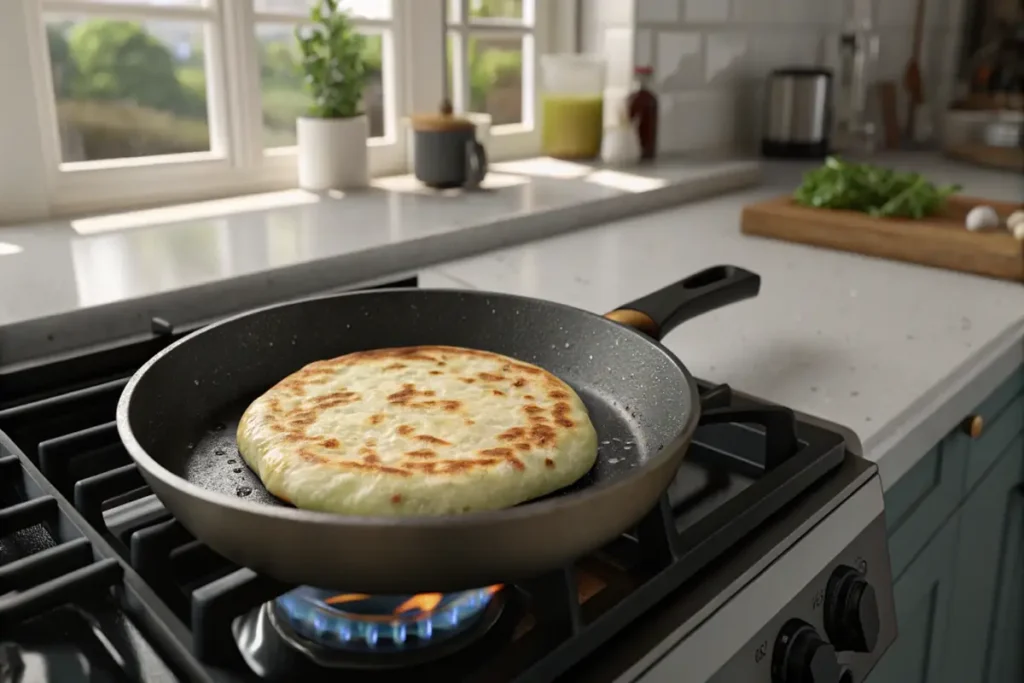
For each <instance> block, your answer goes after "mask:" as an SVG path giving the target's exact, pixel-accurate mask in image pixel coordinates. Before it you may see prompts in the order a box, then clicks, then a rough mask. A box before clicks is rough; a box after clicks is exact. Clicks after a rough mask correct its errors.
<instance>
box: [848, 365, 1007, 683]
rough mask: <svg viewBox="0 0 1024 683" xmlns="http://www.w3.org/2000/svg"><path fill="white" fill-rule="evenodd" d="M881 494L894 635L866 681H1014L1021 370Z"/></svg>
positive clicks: (984, 682)
mask: <svg viewBox="0 0 1024 683" xmlns="http://www.w3.org/2000/svg"><path fill="white" fill-rule="evenodd" d="M974 416H980V417H981V418H982V420H983V421H984V423H985V426H984V428H983V429H982V430H981V433H980V434H975V435H974V437H972V436H971V435H969V434H968V433H967V432H968V431H969V430H966V429H964V428H963V427H962V426H960V425H958V426H956V428H954V429H952V430H951V431H950V433H949V434H947V436H946V437H945V438H943V439H942V440H941V441H940V442H939V443H938V444H937V445H936V446H935V447H934V448H933V449H932V450H931V451H930V452H929V453H928V454H926V455H925V457H923V458H922V459H921V460H920V461H919V462H918V463H917V464H916V465H915V466H914V467H913V468H912V469H911V470H910V471H909V472H907V474H906V475H904V476H903V478H901V479H900V480H899V481H898V482H896V483H895V485H893V486H892V487H891V488H890V489H889V490H888V491H887V492H886V494H885V497H886V520H887V525H888V530H889V549H890V556H891V557H890V559H891V562H892V570H893V577H894V587H893V590H894V594H895V600H896V611H897V618H898V628H899V637H898V639H897V641H896V643H895V644H894V645H893V646H892V647H891V648H890V650H889V651H888V652H887V653H886V654H885V656H884V657H883V658H882V660H881V661H880V662H879V664H878V666H877V667H876V668H875V670H874V671H873V672H872V674H871V676H870V677H869V679H868V680H869V681H870V683H911V682H913V681H919V682H920V683H1021V682H1022V681H1024V368H1022V369H1019V370H1018V371H1016V372H1014V373H1013V374H1012V375H1011V376H1010V377H1008V378H1007V380H1006V381H1005V382H1004V383H1003V384H1002V385H1001V386H1000V387H999V388H998V389H996V390H995V391H994V392H992V394H991V395H990V396H989V397H988V398H986V399H985V400H984V401H983V402H982V403H981V405H979V406H978V408H977V410H976V411H975V412H974Z"/></svg>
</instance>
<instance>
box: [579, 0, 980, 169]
mask: <svg viewBox="0 0 1024 683" xmlns="http://www.w3.org/2000/svg"><path fill="white" fill-rule="evenodd" d="M967 2H971V0H926V3H927V4H926V9H925V25H926V32H925V39H924V46H923V49H922V56H921V62H922V70H923V71H924V72H925V74H924V75H925V84H926V89H927V91H926V98H928V99H929V100H930V101H931V102H932V103H933V104H934V108H935V110H936V112H940V111H941V109H942V107H943V104H942V103H944V102H947V101H948V99H949V93H950V92H952V77H953V70H954V66H955V59H956V53H957V50H958V46H959V43H960V36H959V31H960V29H958V28H957V29H954V28H953V27H958V26H960V25H961V24H962V21H963V15H964V5H965V3H967ZM916 3H917V0H582V6H583V7H584V17H585V18H586V17H588V16H589V17H592V19H591V21H590V22H589V23H588V22H584V23H583V33H584V36H583V44H584V45H585V46H587V47H588V49H598V50H600V51H601V52H603V53H604V55H605V57H606V58H607V59H608V63H609V88H610V89H612V90H614V91H615V92H617V93H619V94H624V93H625V92H628V89H629V81H630V79H631V77H632V70H633V66H634V65H651V66H653V67H654V74H655V77H654V82H655V86H656V89H657V91H658V93H659V96H660V99H661V114H660V123H659V130H660V131H661V132H660V133H659V136H660V137H659V146H660V147H661V148H662V149H664V150H665V151H690V150H697V149H709V148H712V147H713V146H714V145H716V144H726V143H729V144H730V145H731V146H739V147H741V148H743V149H749V150H753V149H756V145H757V142H758V139H759V135H760V132H759V131H760V126H761V111H762V109H763V107H762V105H761V100H762V97H763V89H764V88H763V86H764V79H765V76H766V75H767V74H768V72H769V71H771V70H772V69H775V68H780V67H784V66H812V65H821V66H828V67H830V68H833V69H836V68H837V67H838V41H839V34H840V32H841V31H842V30H843V28H844V26H845V25H846V24H847V23H848V20H851V21H854V23H856V24H857V25H867V26H872V27H873V29H874V30H875V31H876V32H877V33H878V35H879V37H880V43H881V53H880V55H879V61H878V64H877V66H876V71H877V73H876V74H875V77H874V78H875V79H883V78H884V79H892V80H895V81H896V82H897V83H898V84H901V83H902V78H903V70H904V68H905V66H906V63H907V59H908V57H909V51H910V44H911V39H912V35H911V34H912V31H913V22H914V12H915V7H916ZM625 29H631V30H625ZM588 32H589V34H588ZM900 90H901V97H902V86H901V87H900ZM901 104H902V103H901Z"/></svg>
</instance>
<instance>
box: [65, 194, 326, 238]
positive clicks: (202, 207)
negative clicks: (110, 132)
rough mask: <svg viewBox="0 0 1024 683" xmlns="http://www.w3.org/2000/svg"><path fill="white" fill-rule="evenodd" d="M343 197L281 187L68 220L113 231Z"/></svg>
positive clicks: (91, 230) (83, 230)
mask: <svg viewBox="0 0 1024 683" xmlns="http://www.w3.org/2000/svg"><path fill="white" fill-rule="evenodd" d="M344 196H345V194H344V193H343V192H339V191H337V190H329V191H328V192H324V193H316V192H308V191H306V190H299V189H293V190H281V191H279V192H264V193H261V194H250V195H243V196H241V197H228V198H225V199H213V200H210V201H205V202H193V203H189V204H177V205H175V206H165V207H160V208H157V209H142V210H140V211H125V212H121V213H113V214H107V215H104V216H91V217H89V218H78V219H75V220H73V221H71V227H72V228H73V229H74V230H75V232H77V233H78V234H79V235H96V234H100V233H104V232H112V231H115V230H129V229H132V228H143V227H149V226H153V225H163V224H166V223H180V222H182V221H190V220H197V219H204V218H217V217H221V216H227V215H230V214H236V213H245V212H248V211H264V210H267V209H280V208H287V207H292V206H303V205H306V204H316V203H317V202H320V201H323V200H324V199H340V198H341V197H344Z"/></svg>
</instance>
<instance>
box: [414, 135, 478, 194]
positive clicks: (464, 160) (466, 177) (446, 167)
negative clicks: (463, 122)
mask: <svg viewBox="0 0 1024 683" xmlns="http://www.w3.org/2000/svg"><path fill="white" fill-rule="evenodd" d="M413 135H414V138H415V141H414V145H413V146H414V150H415V151H414V156H413V171H414V173H415V175H416V179H417V180H419V181H420V182H421V183H423V184H424V185H426V186H428V187H433V188H437V189H447V188H453V187H467V188H474V187H479V186H480V183H481V182H482V181H483V179H484V176H486V175H487V151H486V150H485V149H484V146H483V145H481V144H480V142H479V141H478V140H477V139H476V130H475V129H474V128H456V129H450V130H417V131H415V132H414V133H413Z"/></svg>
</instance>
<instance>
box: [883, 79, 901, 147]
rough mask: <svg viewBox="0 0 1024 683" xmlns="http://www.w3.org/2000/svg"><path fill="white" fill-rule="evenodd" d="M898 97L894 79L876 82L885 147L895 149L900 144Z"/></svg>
mask: <svg viewBox="0 0 1024 683" xmlns="http://www.w3.org/2000/svg"><path fill="white" fill-rule="evenodd" d="M898 97H899V91H898V89H897V87H896V82H895V81H882V82H881V83H879V84H878V101H879V104H880V107H881V110H882V133H883V134H884V136H885V138H884V139H885V147H886V149H896V148H897V147H899V146H900V114H899V106H898Z"/></svg>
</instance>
